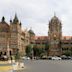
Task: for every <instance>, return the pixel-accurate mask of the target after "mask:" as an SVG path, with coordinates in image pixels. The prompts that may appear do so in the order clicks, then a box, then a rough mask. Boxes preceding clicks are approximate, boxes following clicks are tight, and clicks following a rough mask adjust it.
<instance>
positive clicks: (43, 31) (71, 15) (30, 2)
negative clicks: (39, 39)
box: [0, 0, 72, 35]
mask: <svg viewBox="0 0 72 72" xmlns="http://www.w3.org/2000/svg"><path fill="white" fill-rule="evenodd" d="M15 12H17V14H18V17H19V20H21V21H22V24H23V27H24V26H25V27H27V28H30V27H32V29H33V30H34V32H35V33H36V35H48V34H47V33H48V26H47V24H48V23H49V20H50V19H51V17H52V16H53V14H54V12H56V15H57V16H58V17H59V19H60V20H61V21H62V26H63V28H62V30H63V35H72V28H71V27H72V20H71V19H72V1H71V0H0V19H1V17H2V16H3V15H4V16H5V17H6V21H7V22H9V19H10V18H12V19H13V18H14V14H15Z"/></svg>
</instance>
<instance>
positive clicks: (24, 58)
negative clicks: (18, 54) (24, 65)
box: [22, 56, 30, 60]
mask: <svg viewBox="0 0 72 72" xmlns="http://www.w3.org/2000/svg"><path fill="white" fill-rule="evenodd" d="M22 59H23V60H30V57H27V56H24V57H22Z"/></svg>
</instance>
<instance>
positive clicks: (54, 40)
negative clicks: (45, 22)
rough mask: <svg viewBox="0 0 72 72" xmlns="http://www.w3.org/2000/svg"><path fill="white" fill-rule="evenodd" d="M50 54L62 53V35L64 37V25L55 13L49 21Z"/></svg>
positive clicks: (58, 54)
mask: <svg viewBox="0 0 72 72" xmlns="http://www.w3.org/2000/svg"><path fill="white" fill-rule="evenodd" d="M48 37H49V52H48V53H49V56H60V55H61V44H60V43H61V37H62V26H61V22H60V20H59V19H58V17H56V15H54V17H52V19H51V20H50V22H49V31H48Z"/></svg>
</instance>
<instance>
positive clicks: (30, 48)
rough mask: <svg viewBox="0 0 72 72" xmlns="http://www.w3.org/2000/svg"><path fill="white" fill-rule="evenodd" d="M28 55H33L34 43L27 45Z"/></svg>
mask: <svg viewBox="0 0 72 72" xmlns="http://www.w3.org/2000/svg"><path fill="white" fill-rule="evenodd" d="M25 51H26V56H29V57H30V56H31V55H32V45H28V46H27V47H26V50H25Z"/></svg>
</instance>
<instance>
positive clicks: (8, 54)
mask: <svg viewBox="0 0 72 72" xmlns="http://www.w3.org/2000/svg"><path fill="white" fill-rule="evenodd" d="M7 56H8V62H9V63H11V59H10V48H9V38H8V41H7Z"/></svg>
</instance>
